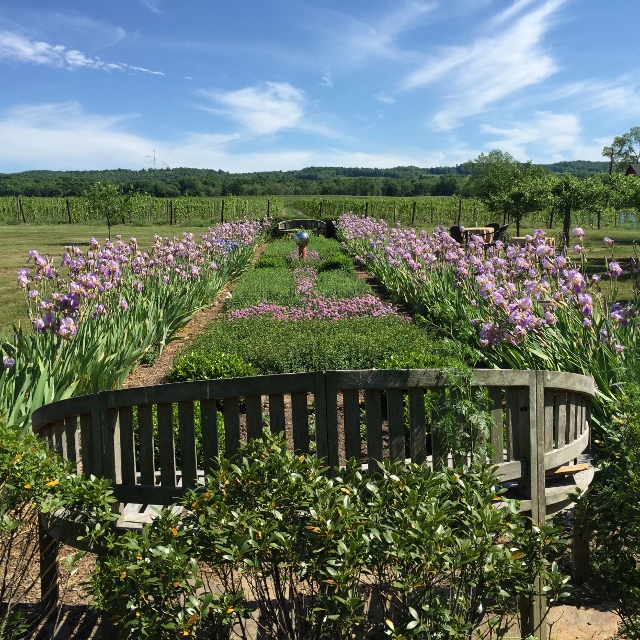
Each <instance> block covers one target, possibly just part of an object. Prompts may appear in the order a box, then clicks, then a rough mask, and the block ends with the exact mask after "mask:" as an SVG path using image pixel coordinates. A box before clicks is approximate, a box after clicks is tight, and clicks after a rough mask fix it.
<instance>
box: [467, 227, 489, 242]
mask: <svg viewBox="0 0 640 640" xmlns="http://www.w3.org/2000/svg"><path fill="white" fill-rule="evenodd" d="M464 233H465V235H466V240H467V242H469V240H470V239H471V236H481V237H482V239H483V240H484V242H485V243H489V242H492V241H493V234H494V233H495V229H494V228H493V227H465V228H464Z"/></svg>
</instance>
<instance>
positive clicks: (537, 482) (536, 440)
mask: <svg viewBox="0 0 640 640" xmlns="http://www.w3.org/2000/svg"><path fill="white" fill-rule="evenodd" d="M545 375H547V374H546V372H544V371H532V372H531V373H530V383H529V401H528V405H529V406H528V407H524V409H525V410H526V412H523V407H520V411H521V412H523V413H526V414H527V416H528V421H524V420H521V421H520V425H519V426H520V428H521V429H522V431H521V436H524V438H525V439H524V441H523V440H520V442H521V443H522V445H523V446H522V450H523V451H525V452H526V454H527V458H528V460H527V462H528V464H527V475H526V477H525V478H524V479H523V480H524V482H523V484H524V486H523V487H522V489H523V493H524V495H525V496H526V497H527V498H529V499H530V500H531V524H532V526H537V525H543V524H544V523H545V520H546V517H547V500H546V494H545V469H544V449H545V447H544V443H545V411H544V381H545ZM527 422H528V424H527ZM527 426H528V429H526V427H527ZM525 429H526V431H525ZM532 586H533V589H534V594H533V595H532V596H531V598H523V599H522V600H521V602H520V613H521V618H522V628H521V629H520V631H521V635H522V637H523V638H525V637H527V636H529V635H532V636H537V637H538V638H539V639H540V640H547V639H548V637H549V627H548V625H547V621H546V620H545V615H546V611H547V606H546V597H545V596H544V591H543V586H544V585H543V584H542V579H541V578H540V577H539V576H538V577H536V578H535V581H534V584H533V585H532Z"/></svg>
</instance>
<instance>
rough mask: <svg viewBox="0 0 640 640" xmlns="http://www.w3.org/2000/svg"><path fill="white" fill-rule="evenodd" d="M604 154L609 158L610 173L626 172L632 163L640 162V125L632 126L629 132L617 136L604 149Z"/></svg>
mask: <svg viewBox="0 0 640 640" xmlns="http://www.w3.org/2000/svg"><path fill="white" fill-rule="evenodd" d="M602 155H603V156H604V157H605V158H609V173H612V172H613V170H615V171H618V172H624V171H625V170H626V168H627V167H628V166H629V165H630V164H637V163H638V162H640V127H631V129H630V130H629V131H627V133H624V134H622V135H621V136H616V137H615V138H614V139H613V142H612V143H611V144H610V145H608V146H606V147H604V149H602Z"/></svg>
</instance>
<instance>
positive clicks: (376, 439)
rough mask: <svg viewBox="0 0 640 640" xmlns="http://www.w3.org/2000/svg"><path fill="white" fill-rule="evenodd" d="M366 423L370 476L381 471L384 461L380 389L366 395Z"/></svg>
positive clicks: (369, 390)
mask: <svg viewBox="0 0 640 640" xmlns="http://www.w3.org/2000/svg"><path fill="white" fill-rule="evenodd" d="M364 406H365V421H366V426H367V458H368V465H369V466H368V471H369V475H375V474H376V473H378V471H379V467H378V465H377V462H378V461H382V393H381V392H380V389H367V390H366V391H365V393H364Z"/></svg>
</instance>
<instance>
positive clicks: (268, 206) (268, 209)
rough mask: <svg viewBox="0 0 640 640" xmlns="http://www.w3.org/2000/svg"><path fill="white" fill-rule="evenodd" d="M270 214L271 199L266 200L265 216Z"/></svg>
mask: <svg viewBox="0 0 640 640" xmlns="http://www.w3.org/2000/svg"><path fill="white" fill-rule="evenodd" d="M270 215H271V200H267V218H268V217H269V216H270Z"/></svg>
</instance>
